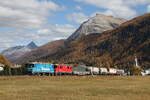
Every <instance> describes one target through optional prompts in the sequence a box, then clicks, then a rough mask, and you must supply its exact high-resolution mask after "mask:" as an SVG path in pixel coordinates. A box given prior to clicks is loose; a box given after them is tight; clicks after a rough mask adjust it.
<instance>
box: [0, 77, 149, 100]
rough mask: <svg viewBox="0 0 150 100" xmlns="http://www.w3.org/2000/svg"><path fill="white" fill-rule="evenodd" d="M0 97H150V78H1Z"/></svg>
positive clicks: (110, 99) (42, 99)
mask: <svg viewBox="0 0 150 100" xmlns="http://www.w3.org/2000/svg"><path fill="white" fill-rule="evenodd" d="M0 100H150V77H148V76H147V77H142V76H133V77H121V76H95V77H92V76H90V77H87V76H82V77H77V76H63V77H59V76H57V77H29V76H18V77H15V76H14V77H0Z"/></svg>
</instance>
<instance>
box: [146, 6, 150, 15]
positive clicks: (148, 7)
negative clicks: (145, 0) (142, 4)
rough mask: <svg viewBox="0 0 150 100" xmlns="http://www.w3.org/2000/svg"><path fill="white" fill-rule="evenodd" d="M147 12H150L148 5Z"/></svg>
mask: <svg viewBox="0 0 150 100" xmlns="http://www.w3.org/2000/svg"><path fill="white" fill-rule="evenodd" d="M147 12H148V13H150V5H148V6H147Z"/></svg>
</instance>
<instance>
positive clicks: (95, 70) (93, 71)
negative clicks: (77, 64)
mask: <svg viewBox="0 0 150 100" xmlns="http://www.w3.org/2000/svg"><path fill="white" fill-rule="evenodd" d="M88 70H89V71H90V72H91V75H99V73H100V70H99V68H98V67H92V66H90V67H88Z"/></svg>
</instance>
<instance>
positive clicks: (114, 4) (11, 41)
mask: <svg viewBox="0 0 150 100" xmlns="http://www.w3.org/2000/svg"><path fill="white" fill-rule="evenodd" d="M148 12H150V0H0V51H2V50H4V49H6V48H9V47H13V46H16V45H27V44H28V43H29V42H31V41H34V42H35V43H36V44H37V45H39V46H40V45H43V44H45V43H47V42H50V41H54V40H59V39H65V38H67V37H68V36H70V35H71V34H72V33H73V32H74V31H75V30H76V29H77V28H78V27H79V25H80V24H81V23H82V22H84V21H86V20H87V19H88V18H90V17H92V16H94V15H95V14H96V13H101V14H105V15H111V16H114V17H118V18H124V19H128V20H129V19H132V18H134V17H136V16H139V15H142V14H145V13H148Z"/></svg>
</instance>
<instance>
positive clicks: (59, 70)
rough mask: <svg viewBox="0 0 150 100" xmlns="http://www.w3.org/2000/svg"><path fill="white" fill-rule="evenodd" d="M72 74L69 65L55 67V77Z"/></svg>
mask: <svg viewBox="0 0 150 100" xmlns="http://www.w3.org/2000/svg"><path fill="white" fill-rule="evenodd" d="M72 73H73V71H72V66H70V65H55V74H56V75H67V74H72Z"/></svg>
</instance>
